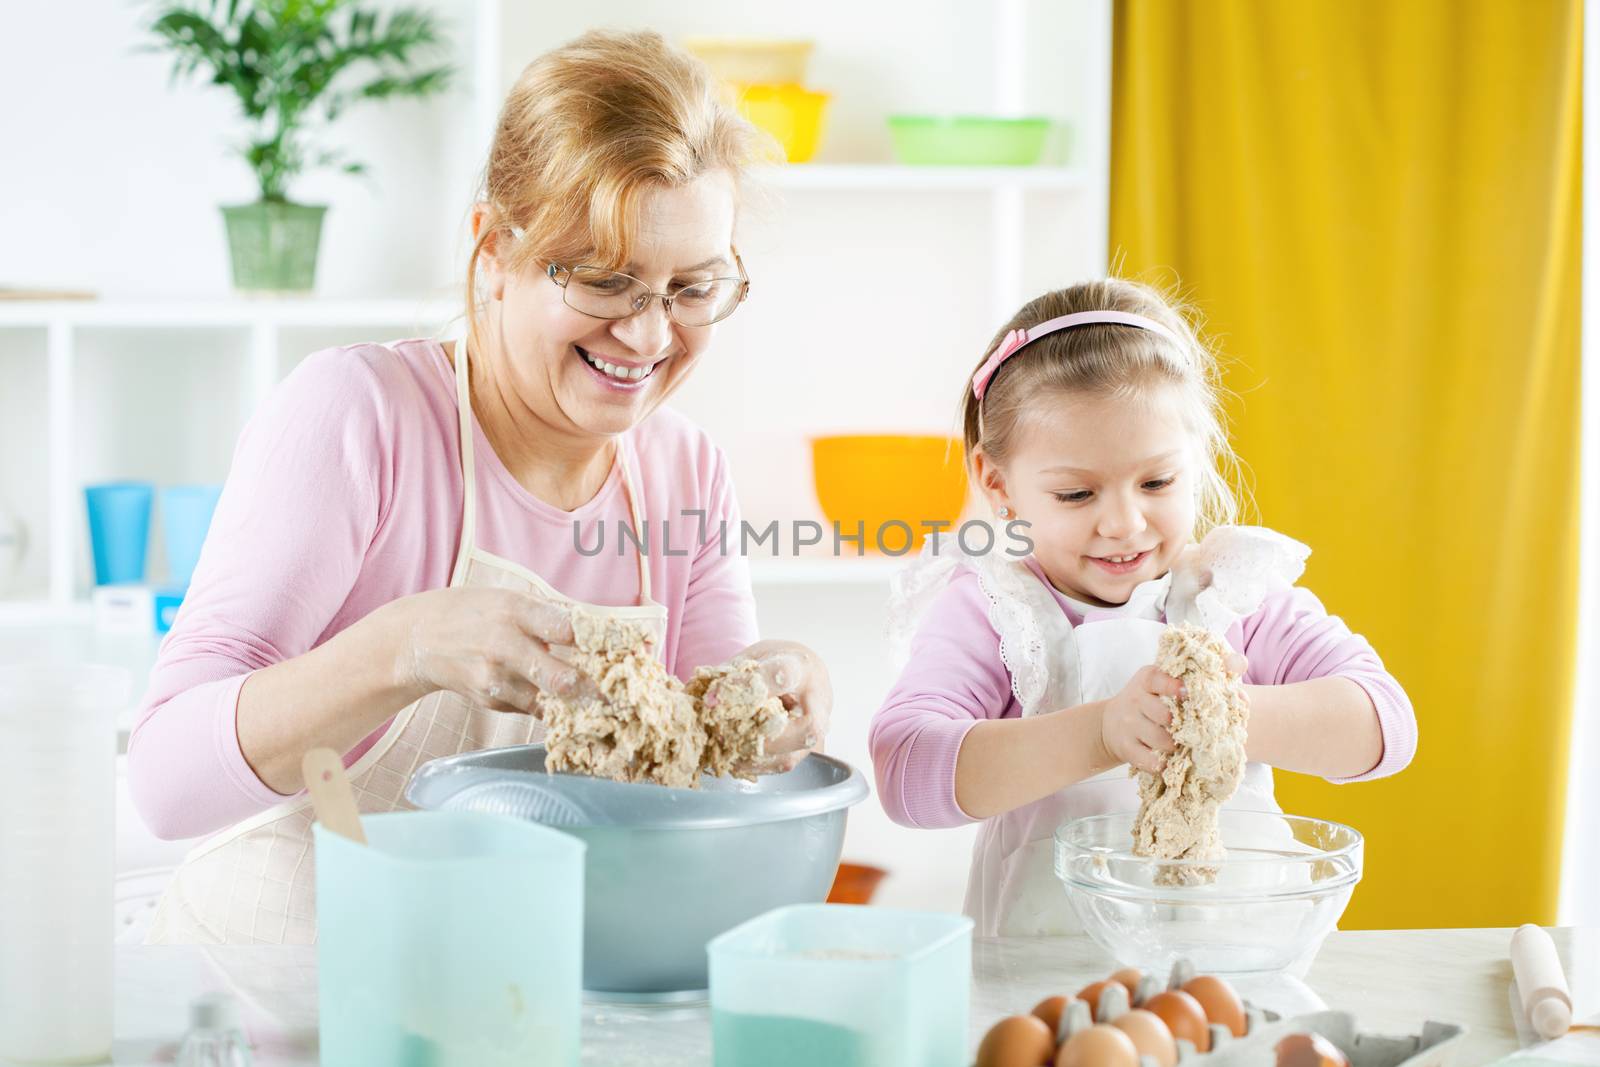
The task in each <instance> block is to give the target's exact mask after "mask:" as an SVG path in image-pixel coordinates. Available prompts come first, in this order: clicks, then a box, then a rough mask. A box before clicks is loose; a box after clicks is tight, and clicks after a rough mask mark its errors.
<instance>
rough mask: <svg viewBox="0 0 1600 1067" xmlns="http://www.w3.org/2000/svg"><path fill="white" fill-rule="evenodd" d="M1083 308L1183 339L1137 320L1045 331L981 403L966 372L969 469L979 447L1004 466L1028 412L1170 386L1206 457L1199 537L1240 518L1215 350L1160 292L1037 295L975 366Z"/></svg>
mask: <svg viewBox="0 0 1600 1067" xmlns="http://www.w3.org/2000/svg"><path fill="white" fill-rule="evenodd" d="M1084 311H1121V312H1127V313H1130V314H1134V315H1142V316H1144V317H1145V318H1148V319H1153V320H1154V321H1156V322H1158V323H1160V324H1161V325H1162V326H1165V327H1166V328H1167V329H1168V330H1169V331H1171V332H1172V334H1173V336H1174V337H1176V338H1177V339H1178V344H1176V345H1174V344H1173V342H1172V341H1170V340H1168V339H1167V338H1164V337H1162V336H1161V335H1160V334H1158V333H1155V332H1154V331H1152V330H1143V329H1139V328H1137V327H1130V326H1121V325H1112V324H1108V323H1095V324H1091V325H1087V326H1074V327H1071V328H1069V329H1065V330H1057V331H1056V332H1054V333H1050V334H1046V335H1045V336H1043V337H1041V338H1039V339H1038V340H1037V341H1033V342H1030V343H1029V344H1028V345H1027V347H1025V348H1023V349H1021V350H1020V351H1018V352H1017V353H1015V354H1014V355H1012V356H1011V357H1010V358H1008V359H1007V360H1006V361H1005V362H1004V363H1002V364H1001V365H1000V367H999V368H998V369H997V370H996V371H995V373H994V376H993V377H992V378H991V379H990V381H989V384H988V386H987V388H986V390H985V392H984V394H983V400H982V401H981V402H980V401H978V400H976V399H975V398H974V397H973V395H972V379H971V377H969V378H968V379H967V383H966V390H965V392H964V393H963V396H962V404H961V424H962V436H963V439H964V443H965V447H966V457H967V464H968V469H969V470H970V469H972V464H973V456H974V454H975V453H976V452H977V451H978V450H979V449H982V450H983V453H984V454H985V455H986V456H988V457H989V458H990V459H991V460H993V461H994V462H995V463H998V464H1004V463H1005V461H1006V457H1007V456H1009V455H1010V454H1011V452H1012V450H1013V448H1015V446H1016V442H1017V436H1018V433H1019V431H1020V428H1021V424H1022V423H1023V421H1024V419H1025V418H1027V417H1028V415H1029V414H1030V413H1032V412H1036V411H1037V410H1038V409H1039V407H1040V405H1044V404H1049V403H1050V402H1052V401H1053V400H1058V399H1059V398H1061V397H1062V396H1063V395H1082V396H1092V397H1107V396H1144V395H1148V394H1149V393H1151V392H1153V391H1155V390H1156V389H1157V388H1160V387H1165V388H1167V389H1170V390H1172V395H1173V396H1175V397H1176V398H1177V399H1178V402H1179V405H1180V410H1181V412H1182V416H1183V420H1184V424H1185V425H1186V426H1187V427H1188V429H1189V431H1190V432H1191V433H1192V434H1193V435H1194V438H1195V441H1196V444H1197V445H1198V448H1197V452H1198V453H1199V455H1200V459H1201V463H1200V469H1199V471H1198V472H1197V473H1198V477H1197V483H1198V484H1197V486H1196V495H1197V500H1196V528H1195V531H1194V536H1195V537H1197V538H1199V537H1203V536H1204V535H1205V533H1206V531H1208V530H1210V529H1211V528H1212V527H1214V526H1221V525H1226V524H1228V523H1232V522H1234V521H1236V520H1237V518H1238V514H1239V505H1238V501H1237V500H1236V499H1235V497H1234V494H1233V490H1232V488H1231V487H1230V485H1229V481H1228V475H1230V474H1235V473H1236V472H1237V471H1238V469H1239V460H1238V457H1237V456H1235V455H1234V452H1233V448H1232V446H1231V445H1230V444H1229V443H1228V433H1227V429H1226V425H1225V423H1224V420H1223V415H1222V408H1221V403H1220V396H1221V382H1220V374H1219V371H1218V366H1217V359H1216V356H1215V355H1214V354H1213V353H1212V352H1211V350H1210V349H1209V348H1208V347H1206V345H1204V344H1203V343H1201V341H1200V339H1199V337H1198V336H1197V335H1196V333H1195V331H1194V329H1193V328H1192V327H1191V326H1190V325H1189V322H1188V320H1187V319H1186V318H1185V317H1184V315H1183V314H1182V313H1181V312H1180V311H1179V310H1178V308H1177V307H1176V306H1175V303H1174V302H1169V301H1168V300H1167V299H1165V298H1164V297H1163V296H1162V295H1161V294H1160V293H1158V292H1156V291H1155V290H1154V289H1151V288H1150V287H1148V286H1145V285H1141V284H1139V283H1138V282H1131V281H1127V280H1125V279H1122V278H1105V279H1103V280H1100V281H1093V282H1085V283H1083V284H1081V285H1073V286H1069V287H1068V288H1066V289H1057V290H1055V291H1054V292H1050V293H1046V294H1044V295H1043V296H1041V297H1038V298H1036V299H1034V300H1030V301H1029V302H1028V303H1027V304H1025V305H1023V307H1022V309H1021V310H1020V311H1018V312H1017V313H1016V314H1015V315H1013V316H1012V318H1011V321H1010V322H1008V323H1006V324H1005V326H1003V327H1001V329H1000V331H999V332H998V333H996V334H995V337H994V340H993V341H991V342H990V343H989V346H988V348H987V349H985V350H984V354H983V358H982V359H980V360H979V361H978V363H977V365H976V366H975V367H974V368H973V371H974V373H976V372H977V368H978V367H982V366H983V364H984V363H985V362H986V361H987V360H988V358H989V356H990V355H991V354H992V353H993V352H994V351H995V350H996V349H997V348H999V347H1000V345H1001V344H1002V343H1003V342H1004V341H1005V337H1006V334H1008V333H1010V332H1011V331H1012V330H1017V329H1026V328H1028V327H1031V326H1037V325H1038V324H1040V323H1042V322H1046V321H1048V320H1050V319H1054V318H1059V317H1060V316H1062V315H1071V314H1075V313H1078V312H1084Z"/></svg>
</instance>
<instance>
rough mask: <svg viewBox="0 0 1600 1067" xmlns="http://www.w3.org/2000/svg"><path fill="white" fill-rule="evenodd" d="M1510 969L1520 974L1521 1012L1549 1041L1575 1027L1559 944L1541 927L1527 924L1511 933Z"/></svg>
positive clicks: (1518, 975) (1535, 1030) (1518, 985)
mask: <svg viewBox="0 0 1600 1067" xmlns="http://www.w3.org/2000/svg"><path fill="white" fill-rule="evenodd" d="M1511 970H1512V972H1513V973H1514V974H1515V975H1516V976H1517V992H1518V993H1520V994H1521V995H1522V1011H1523V1013H1524V1014H1525V1015H1526V1016H1527V1018H1528V1023H1529V1024H1530V1025H1531V1026H1532V1027H1533V1030H1534V1032H1535V1033H1536V1034H1538V1035H1539V1036H1540V1037H1542V1038H1545V1039H1546V1040H1549V1039H1551V1038H1557V1037H1560V1036H1561V1035H1562V1034H1564V1033H1566V1032H1567V1031H1568V1030H1570V1029H1572V993H1571V992H1570V991H1569V990H1568V989H1567V976H1566V975H1565V974H1564V973H1563V972H1562V970H1561V957H1560V956H1558V955H1557V954H1556V943H1555V942H1554V941H1552V940H1551V939H1550V935H1549V934H1548V933H1546V932H1545V931H1544V930H1543V929H1542V928H1541V927H1538V926H1535V925H1534V924H1533V923H1526V924H1524V925H1522V926H1519V927H1517V932H1516V933H1514V934H1512V935H1511Z"/></svg>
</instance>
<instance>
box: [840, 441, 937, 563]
mask: <svg viewBox="0 0 1600 1067" xmlns="http://www.w3.org/2000/svg"><path fill="white" fill-rule="evenodd" d="M811 472H812V476H813V479H814V480H815V483H816V488H817V502H818V503H819V504H821V505H822V513H823V515H825V516H827V518H828V519H829V521H831V522H836V523H838V524H839V526H840V529H841V532H842V533H843V534H845V535H851V534H853V533H854V532H855V530H856V525H857V524H858V523H860V524H861V526H862V529H863V533H864V538H863V540H864V541H865V543H866V548H867V551H868V552H883V551H885V550H887V552H888V554H891V555H893V554H903V553H901V551H900V549H901V546H902V545H907V546H908V547H909V549H910V550H911V551H916V550H917V549H919V548H920V547H921V546H922V541H923V539H924V537H925V536H926V535H927V533H928V527H926V526H924V525H923V523H933V522H944V523H949V524H950V529H951V531H952V532H953V530H954V526H955V523H956V521H957V520H959V519H960V518H961V511H962V508H963V506H964V505H965V504H966V500H967V469H966V460H965V458H964V457H963V455H962V452H961V442H960V441H958V440H955V439H954V438H950V437H936V436H906V435H892V434H890V435H842V436H830V437H814V438H812V439H811ZM900 523H903V524H905V525H904V528H902V527H901V526H900V525H898V524H900ZM890 524H896V525H890ZM908 531H909V536H910V540H909V542H908V541H907V534H908ZM849 549H850V546H849V545H848V544H847V545H845V546H844V548H843V549H842V551H848V550H849Z"/></svg>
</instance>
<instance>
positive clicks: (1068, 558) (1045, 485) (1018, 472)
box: [977, 389, 1198, 606]
mask: <svg viewBox="0 0 1600 1067" xmlns="http://www.w3.org/2000/svg"><path fill="white" fill-rule="evenodd" d="M1175 400H1176V397H1175V396H1174V395H1173V392H1172V391H1171V390H1170V389H1162V390H1160V391H1159V392H1157V393H1155V394H1153V395H1146V396H1139V397H1103V398H1093V397H1074V396H1064V397H1060V398H1059V399H1055V400H1052V401H1048V402H1046V401H1037V402H1036V404H1037V407H1038V410H1036V411H1032V412H1026V413H1024V414H1023V419H1024V421H1023V422H1022V423H1021V424H1020V425H1019V426H1018V431H1019V432H1018V438H1017V447H1016V448H1015V450H1014V451H1013V453H1012V454H1011V455H1010V456H1009V457H1008V458H1007V460H1006V463H1005V465H1004V468H1001V467H998V466H996V465H995V464H993V463H992V462H990V461H989V460H988V457H986V456H984V455H983V454H982V453H981V452H980V453H979V454H978V459H977V469H978V477H979V480H980V483H981V484H982V486H983V489H984V493H985V495H986V496H987V497H988V499H989V503H990V504H991V505H993V507H994V509H995V510H996V511H998V510H999V509H1000V508H1001V507H1007V508H1010V509H1011V512H1012V515H1013V517H1014V518H1017V519H1022V520H1024V521H1026V522H1028V523H1029V524H1030V527H1031V528H1030V529H1029V530H1028V535H1029V536H1030V537H1031V538H1032V539H1033V542H1034V558H1035V559H1037V560H1038V561H1039V565H1040V566H1041V567H1042V568H1043V569H1044V572H1045V574H1046V575H1047V576H1048V577H1049V579H1050V581H1051V583H1052V584H1053V585H1054V586H1055V587H1056V588H1057V589H1059V590H1061V591H1062V592H1063V593H1066V594H1067V595H1068V596H1071V597H1075V598H1077V599H1079V600H1084V601H1088V602H1089V603H1092V604H1099V605H1101V606H1113V605H1117V604H1124V603H1127V600H1128V597H1129V596H1130V595H1131V594H1132V592H1133V588H1134V586H1136V585H1138V584H1139V583H1140V582H1146V581H1149V580H1151V579H1152V578H1159V577H1161V576H1162V575H1164V574H1166V573H1167V571H1168V570H1170V569H1171V567H1172V563H1173V561H1174V560H1175V559H1177V557H1178V553H1179V552H1181V551H1182V550H1183V548H1184V546H1185V545H1187V544H1188V543H1189V541H1190V538H1191V535H1192V531H1193V530H1194V523H1195V485H1196V482H1195V477H1196V470H1195V463H1196V462H1197V458H1198V457H1197V455H1196V450H1195V441H1194V437H1193V435H1192V434H1191V433H1190V432H1189V431H1188V430H1187V428H1186V427H1185V426H1184V423H1183V420H1182V418H1181V417H1180V412H1179V409H1178V405H1177V403H1176V402H1175Z"/></svg>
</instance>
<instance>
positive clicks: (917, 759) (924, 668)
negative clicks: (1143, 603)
mask: <svg viewBox="0 0 1600 1067" xmlns="http://www.w3.org/2000/svg"><path fill="white" fill-rule="evenodd" d="M1051 592H1052V593H1054V594H1055V598H1056V601H1057V603H1058V604H1059V606H1060V608H1061V610H1062V611H1063V612H1065V613H1066V615H1067V617H1068V618H1069V619H1070V620H1071V621H1072V624H1073V625H1074V626H1077V625H1080V624H1081V623H1082V622H1083V617H1082V615H1081V614H1080V613H1079V612H1078V610H1077V609H1076V608H1075V607H1073V606H1072V604H1071V603H1070V602H1069V601H1068V599H1067V598H1066V597H1065V596H1063V595H1062V594H1061V593H1060V592H1059V591H1058V590H1055V589H1052V590H1051ZM988 608H989V601H988V599H987V598H986V597H985V596H984V593H983V589H982V587H981V586H980V585H979V582H978V577H977V575H976V574H974V573H972V572H971V571H966V570H964V571H962V572H960V573H959V574H957V575H956V576H955V577H954V578H953V579H952V580H951V582H950V584H949V586H948V587H946V588H945V589H944V591H943V592H941V593H940V594H939V597H938V598H937V599H936V600H935V601H934V602H933V603H932V605H930V607H929V609H928V612H927V614H926V615H925V616H924V618H923V621H922V625H921V628H920V629H919V630H918V631H917V635H916V637H915V638H914V640H913V641H912V646H911V659H910V662H909V663H908V664H907V665H906V668H905V670H904V671H903V672H902V673H901V675H900V679H899V680H898V681H897V682H896V683H895V686H894V688H893V689H892V690H891V691H890V692H889V696H888V698H887V699H886V700H885V701H884V703H883V706H882V707H881V708H879V709H878V712H877V714H876V715H875V716H874V717H873V720H872V727H871V730H870V733H869V735H868V743H869V747H870V749H871V752H872V763H873V767H874V770H875V771H876V774H877V783H878V797H879V799H880V801H881V802H882V803H883V807H884V810H885V811H887V812H888V814H889V817H890V818H892V819H893V820H894V821H895V822H898V823H900V824H902V825H905V826H914V827H923V828H929V829H932V828H938V827H949V826H961V825H965V824H967V823H971V822H974V821H977V820H974V819H972V818H971V817H970V816H968V815H967V814H966V813H965V812H964V811H962V810H961V807H960V805H958V804H957V803H956V790H955V782H956V757H957V755H958V754H959V753H960V751H961V742H962V741H963V739H965V737H966V736H967V731H968V730H970V729H972V728H973V727H974V726H976V725H977V724H978V723H979V722H982V721H983V720H985V719H1014V718H1018V717H1019V716H1020V715H1021V714H1022V709H1021V706H1020V705H1019V704H1018V703H1017V701H1016V698H1015V696H1014V695H1013V694H1012V692H1011V675H1010V674H1009V673H1008V672H1007V671H1006V667H1005V664H1004V662H1003V661H1002V660H1001V659H1000V637H999V635H998V634H997V633H996V632H995V630H994V628H993V627H992V626H991V625H990V623H989V610H988ZM1226 637H1227V642H1228V644H1229V645H1230V646H1231V647H1232V648H1234V649H1235V650H1236V651H1238V652H1241V653H1243V654H1244V655H1245V657H1246V658H1247V659H1248V660H1249V667H1248V669H1247V670H1246V672H1245V678H1244V680H1245V682H1246V684H1249V685H1288V684H1290V683H1293V682H1304V681H1308V680H1310V679H1312V678H1325V677H1328V676H1330V675H1339V676H1342V677H1345V678H1349V679H1350V680H1352V681H1354V682H1355V683H1356V684H1357V685H1359V686H1361V688H1362V689H1364V690H1365V691H1366V693H1367V696H1368V697H1370V698H1371V699H1372V704H1373V707H1374V708H1375V709H1376V710H1377V714H1378V724H1379V726H1380V728H1381V729H1382V731H1383V756H1382V758H1380V759H1379V761H1378V763H1377V765H1376V766H1374V767H1373V768H1372V769H1371V770H1369V771H1367V772H1366V773H1365V774H1359V775H1355V776H1354V777H1351V778H1331V779H1329V781H1334V782H1356V781H1362V780H1364V779H1369V778H1382V777H1384V776H1385V775H1390V774H1394V773H1395V772H1397V771H1399V770H1401V769H1402V768H1404V767H1405V766H1406V765H1407V764H1408V763H1410V762H1411V757H1412V756H1413V755H1414V754H1415V753H1416V748H1417V722H1416V718H1415V716H1414V715H1413V714H1412V710H1411V701H1410V699H1409V698H1407V696H1406V694H1405V690H1403V689H1402V688H1401V687H1400V683H1399V682H1397V681H1395V679H1394V678H1393V677H1392V676H1391V675H1390V674H1389V673H1388V672H1387V671H1386V670H1384V667H1383V662H1382V661H1381V660H1380V659H1379V658H1378V655H1377V653H1376V652H1374V651H1373V650H1372V646H1371V645H1369V644H1368V643H1367V641H1366V639H1365V638H1363V637H1362V636H1360V635H1359V634H1355V633H1351V632H1350V628H1349V627H1347V626H1346V625H1345V624H1344V622H1343V621H1342V620H1340V619H1339V617H1338V616H1336V615H1329V614H1328V613H1327V611H1326V610H1325V609H1324V608H1323V606H1322V604H1321V602H1320V601H1318V600H1317V598H1316V597H1315V596H1314V595H1312V594H1311V592H1309V591H1308V590H1305V589H1301V588H1298V587H1296V588H1293V589H1289V590H1285V591H1284V592H1281V593H1277V594H1274V595H1271V596H1269V597H1268V598H1267V599H1266V600H1265V601H1264V602H1263V603H1262V605H1261V607H1260V609H1258V610H1257V611H1256V612H1255V613H1254V614H1253V615H1250V616H1247V617H1246V618H1243V619H1241V620H1239V622H1237V623H1235V624H1234V625H1233V627H1232V628H1230V629H1229V630H1228V633H1227V635H1226Z"/></svg>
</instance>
